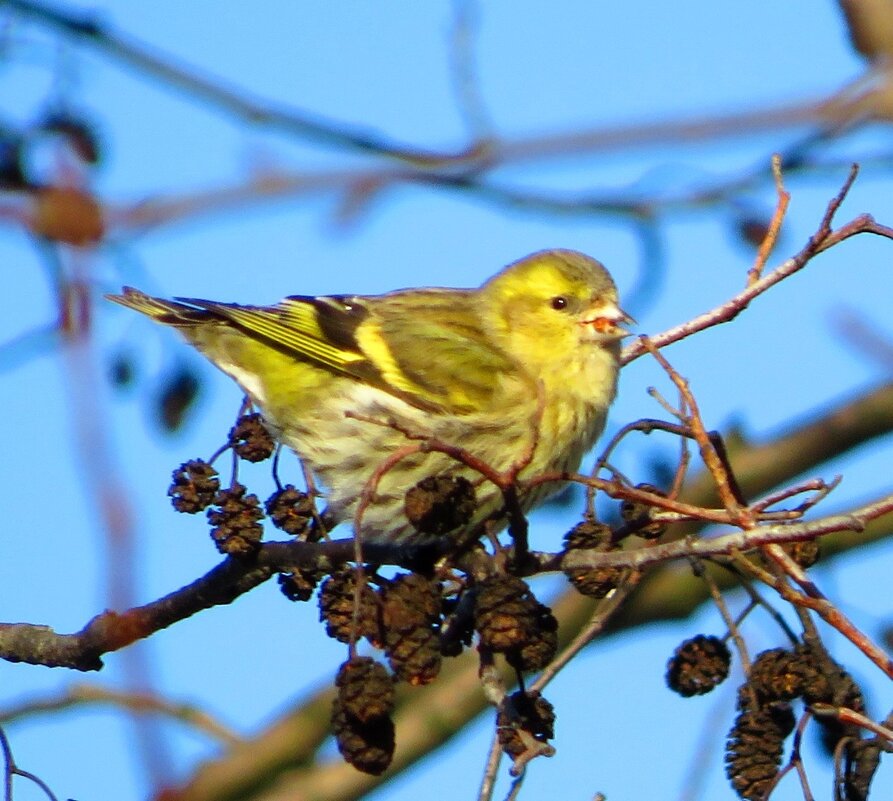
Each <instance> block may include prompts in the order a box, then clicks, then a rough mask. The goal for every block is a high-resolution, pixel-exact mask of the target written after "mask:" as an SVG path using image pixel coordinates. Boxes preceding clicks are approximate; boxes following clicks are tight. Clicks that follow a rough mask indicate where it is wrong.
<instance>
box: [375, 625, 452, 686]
mask: <svg viewBox="0 0 893 801" xmlns="http://www.w3.org/2000/svg"><path fill="white" fill-rule="evenodd" d="M385 652H386V653H387V655H388V664H389V665H390V666H391V670H393V671H394V675H395V676H396V677H397V678H398V679H400V680H401V681H405V682H408V683H409V684H412V685H414V686H421V685H424V684H430V683H431V682H432V681H434V679H436V678H437V674H438V673H440V666H441V662H442V655H441V653H440V637H439V636H438V634H437V632H436V631H434V630H433V629H430V628H428V629H426V628H418V629H415V630H413V631H409V632H391V631H388V632H386V633H385Z"/></svg>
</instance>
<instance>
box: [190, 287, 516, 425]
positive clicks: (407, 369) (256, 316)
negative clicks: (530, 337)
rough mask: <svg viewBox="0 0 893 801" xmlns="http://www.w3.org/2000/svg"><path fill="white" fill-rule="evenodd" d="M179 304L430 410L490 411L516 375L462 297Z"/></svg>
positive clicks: (429, 294)
mask: <svg viewBox="0 0 893 801" xmlns="http://www.w3.org/2000/svg"><path fill="white" fill-rule="evenodd" d="M410 294H411V295H412V297H411V302H410V303H409V304H407V300H408V297H407V296H408V295H410ZM177 301H179V302H180V303H186V304H189V305H190V306H191V307H193V308H197V309H201V310H202V311H203V312H205V313H206V314H208V315H210V316H211V317H212V318H216V319H217V320H219V321H225V322H227V323H228V324H229V325H231V326H233V327H234V328H237V329H239V330H241V331H242V332H244V333H245V334H247V335H249V336H251V337H253V338H255V339H258V340H260V341H263V342H264V343H265V344H267V345H269V346H270V347H273V348H275V349H277V350H279V351H280V352H283V353H286V354H288V355H290V356H292V357H294V358H295V359H298V360H300V361H308V362H311V363H313V364H316V365H317V366H321V367H324V368H326V369H328V370H330V371H331V372H333V373H336V374H339V375H344V376H348V377H351V378H354V379H357V380H359V381H363V382H365V383H369V384H371V385H373V386H376V387H378V388H379V389H383V390H385V391H387V392H389V393H391V394H393V395H395V396H397V397H399V398H401V399H403V400H405V401H407V402H408V403H410V404H412V405H413V406H416V407H418V408H421V409H425V410H429V411H438V412H450V413H463V412H469V411H479V410H483V409H487V408H489V407H490V405H491V404H492V403H494V402H495V400H496V399H495V393H496V391H497V387H499V386H500V376H501V375H504V374H506V373H510V372H512V371H514V370H516V369H517V368H516V366H515V365H514V364H513V363H511V362H510V360H509V359H508V358H507V357H506V356H505V355H504V354H503V353H501V352H500V351H498V350H496V349H495V348H493V347H492V346H490V345H489V344H488V342H487V340H486V337H485V335H484V333H483V331H482V330H481V328H480V326H479V324H478V323H477V318H476V316H475V315H473V314H472V313H471V304H470V303H469V302H468V294H467V293H465V292H463V291H461V290H407V291H405V292H395V293H391V294H389V295H381V296H376V297H360V296H340V295H339V296H325V297H305V296H292V297H289V298H286V299H285V300H283V301H282V302H281V303H280V304H278V305H276V306H241V305H236V304H228V303H214V302H212V301H206V300H199V299H193V298H177ZM182 316H183V317H185V316H186V315H182Z"/></svg>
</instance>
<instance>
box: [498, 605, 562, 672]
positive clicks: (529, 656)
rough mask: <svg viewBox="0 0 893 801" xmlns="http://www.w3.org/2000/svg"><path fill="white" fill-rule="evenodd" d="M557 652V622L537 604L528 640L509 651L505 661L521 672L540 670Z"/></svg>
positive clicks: (548, 610) (544, 607) (545, 608)
mask: <svg viewBox="0 0 893 801" xmlns="http://www.w3.org/2000/svg"><path fill="white" fill-rule="evenodd" d="M557 651H558V620H557V619H556V618H555V615H553V614H552V610H551V609H549V607H548V606H545V605H544V604H537V612H536V620H535V621H534V627H533V630H532V631H531V632H530V639H529V640H528V641H527V642H526V643H525V644H524V645H522V646H521V647H520V648H519V649H518V650H517V651H509V652H508V653H507V654H506V659H507V660H508V662H509V664H510V665H512V666H513V667H515V668H517V669H518V670H520V671H523V672H534V671H537V670H542V669H543V668H544V667H545V666H546V665H548V664H549V663H550V662H551V661H552V660H553V659H554V658H555V654H556V653H557Z"/></svg>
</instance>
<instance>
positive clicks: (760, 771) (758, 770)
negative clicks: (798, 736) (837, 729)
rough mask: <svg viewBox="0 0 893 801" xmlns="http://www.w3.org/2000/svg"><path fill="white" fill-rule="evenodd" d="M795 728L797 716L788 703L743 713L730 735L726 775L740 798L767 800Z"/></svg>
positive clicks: (736, 720)
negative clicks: (768, 791)
mask: <svg viewBox="0 0 893 801" xmlns="http://www.w3.org/2000/svg"><path fill="white" fill-rule="evenodd" d="M742 697H743V696H742ZM793 729H794V715H793V713H792V712H791V709H790V707H789V706H787V704H779V705H772V706H767V707H758V708H752V707H746V708H744V709H742V710H741V712H740V713H739V715H738V717H737V718H736V719H735V723H734V725H733V726H732V729H731V731H730V732H729V738H728V741H727V742H726V759H725V762H726V776H727V777H728V779H729V781H730V782H731V784H732V787H733V788H734V790H735V792H736V793H738V795H739V796H740V797H741V798H744V799H747V801H760V799H762V798H763V797H764V795H765V793H766V790H767V789H768V787H769V783H770V782H771V781H772V780H773V779H774V778H775V774H776V773H778V767H779V765H780V764H781V757H782V753H783V749H784V740H785V738H786V737H787V736H788V735H789V734H790V733H791V731H793Z"/></svg>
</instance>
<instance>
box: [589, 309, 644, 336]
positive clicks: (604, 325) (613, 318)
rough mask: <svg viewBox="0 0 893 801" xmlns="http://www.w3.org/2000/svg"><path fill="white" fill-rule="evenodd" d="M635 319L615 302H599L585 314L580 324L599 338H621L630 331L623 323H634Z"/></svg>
mask: <svg viewBox="0 0 893 801" xmlns="http://www.w3.org/2000/svg"><path fill="white" fill-rule="evenodd" d="M635 322H636V321H635V320H634V319H633V318H632V317H631V316H630V315H629V314H627V313H626V312H625V311H623V309H621V308H620V307H619V306H618V305H617V304H616V303H599V304H598V305H597V306H594V307H593V308H591V309H590V310H589V312H588V313H587V314H586V317H585V319H583V320H581V321H580V325H584V326H587V327H588V328H589V329H590V330H592V331H594V332H595V333H596V334H598V335H599V338H600V339H623V337H628V336H632V333H631V332H630V331H628V330H627V329H626V328H624V327H623V323H626V324H635Z"/></svg>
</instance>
